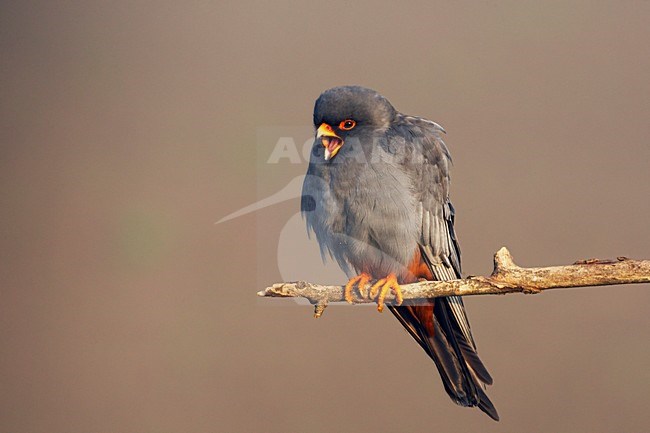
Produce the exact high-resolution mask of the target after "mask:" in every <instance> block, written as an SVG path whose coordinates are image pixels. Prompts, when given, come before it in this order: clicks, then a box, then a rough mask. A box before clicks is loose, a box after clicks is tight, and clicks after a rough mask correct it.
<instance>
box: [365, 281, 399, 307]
mask: <svg viewBox="0 0 650 433" xmlns="http://www.w3.org/2000/svg"><path fill="white" fill-rule="evenodd" d="M389 290H392V291H393V292H394V293H395V304H396V305H401V304H402V302H404V298H403V297H402V289H401V287H400V286H399V283H398V282H397V277H396V276H395V274H390V275H388V276H387V277H386V278H382V279H381V280H378V281H377V282H376V283H375V284H373V285H372V287H371V288H370V298H375V297H377V311H379V312H380V313H381V312H382V311H384V299H386V295H387V294H388V291H389ZM377 294H379V296H377Z"/></svg>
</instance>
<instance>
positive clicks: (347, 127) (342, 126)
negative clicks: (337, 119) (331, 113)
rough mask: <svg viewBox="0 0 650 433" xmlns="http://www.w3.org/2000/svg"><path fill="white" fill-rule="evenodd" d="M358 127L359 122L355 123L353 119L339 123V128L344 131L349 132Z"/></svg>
mask: <svg viewBox="0 0 650 433" xmlns="http://www.w3.org/2000/svg"><path fill="white" fill-rule="evenodd" d="M355 126H357V122H355V121H354V120H352V119H347V120H344V121H342V122H341V123H339V128H340V129H342V130H344V131H349V130H350V129H352V128H354V127H355Z"/></svg>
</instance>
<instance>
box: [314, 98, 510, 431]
mask: <svg viewBox="0 0 650 433" xmlns="http://www.w3.org/2000/svg"><path fill="white" fill-rule="evenodd" d="M346 119H351V120H354V122H355V125H354V126H353V127H352V128H351V129H347V128H346V127H345V126H344V124H343V123H342V122H343V121H345V120H346ZM323 124H327V125H329V127H331V128H332V129H331V131H332V132H333V133H335V134H336V136H337V137H339V138H340V139H341V141H342V145H341V146H340V149H339V150H338V153H337V154H336V156H335V157H334V158H332V159H329V160H325V158H324V147H323V145H322V144H321V143H320V142H319V140H318V139H317V140H315V142H314V146H313V147H312V153H311V159H310V163H309V168H308V171H307V176H306V177H305V181H304V184H303V198H302V204H301V207H302V210H303V214H304V216H305V219H306V222H307V227H308V230H309V231H312V232H313V233H315V235H316V238H317V240H318V242H319V244H320V247H321V254H322V255H323V256H324V257H325V256H326V255H330V256H331V257H332V258H334V259H335V260H336V261H337V262H338V263H339V265H340V266H341V268H342V269H343V270H344V271H345V272H346V273H347V274H348V276H350V277H351V276H353V275H355V274H356V273H361V272H365V273H368V274H370V275H371V276H373V278H383V277H385V276H387V275H388V274H390V273H394V274H395V275H396V276H397V279H398V281H399V282H400V283H406V282H413V281H416V280H417V278H419V277H422V275H419V274H418V272H417V271H416V270H415V267H414V266H413V260H414V258H418V257H419V258H421V261H422V262H423V263H424V264H425V265H426V269H428V270H429V276H430V277H431V278H433V279H436V280H448V279H455V278H460V276H461V265H460V249H459V247H458V242H457V239H456V235H455V232H454V208H453V206H452V205H451V202H450V201H449V182H450V177H449V169H450V164H451V158H450V155H449V151H448V150H447V147H446V145H445V143H444V142H443V140H442V134H444V130H443V129H442V128H441V127H440V126H439V125H438V124H436V123H435V122H432V121H429V120H426V119H423V118H419V117H414V116H407V115H404V114H402V113H399V112H398V111H397V110H395V108H394V107H393V106H392V105H391V104H390V102H388V100H386V98H384V97H383V96H381V95H379V94H378V93H377V92H375V91H373V90H370V89H366V88H363V87H358V86H345V87H336V88H333V89H330V90H327V91H325V92H324V93H323V94H322V95H321V96H320V97H319V98H318V100H317V101H316V105H315V108H314V125H315V127H316V128H319V126H321V125H323ZM339 125H340V126H339ZM390 309H391V311H392V312H393V313H394V314H395V316H396V317H397V318H398V320H399V321H400V323H402V325H403V326H404V327H405V328H406V329H407V330H408V331H409V333H410V334H411V336H413V338H414V339H415V340H416V341H417V342H418V343H419V344H420V346H422V348H423V349H424V350H425V351H426V352H427V354H428V355H429V356H430V357H431V358H432V359H433V360H434V362H435V364H436V366H437V367H438V371H439V373H440V376H441V378H442V380H443V384H444V386H445V389H446V390H447V392H448V394H449V395H450V396H451V398H452V399H453V400H454V401H455V402H456V403H458V404H461V405H464V406H478V407H479V408H481V410H483V411H484V412H486V413H487V414H488V415H489V416H490V417H492V418H494V419H498V415H497V413H496V409H495V408H494V406H493V405H492V403H491V402H490V400H489V399H488V398H487V396H486V395H485V393H484V391H483V387H484V385H485V384H491V383H492V378H491V377H490V375H489V373H488V372H487V370H486V369H485V367H484V365H483V364H482V362H481V361H480V359H479V357H478V355H477V354H476V345H475V343H474V340H473V338H472V334H471V330H470V326H469V322H468V320H467V316H466V314H465V309H464V306H463V302H462V299H461V298H459V297H450V298H441V299H438V300H436V302H435V303H434V305H433V307H431V306H429V307H427V306H417V305H405V306H400V307H391V308H390ZM429 322H430V323H429Z"/></svg>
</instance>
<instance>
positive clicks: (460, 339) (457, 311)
mask: <svg viewBox="0 0 650 433" xmlns="http://www.w3.org/2000/svg"><path fill="white" fill-rule="evenodd" d="M401 125H402V128H403V129H402V130H401V131H400V130H398V131H397V134H398V135H399V136H400V137H405V139H404V146H405V147H406V154H407V155H410V158H406V159H405V160H404V166H403V169H404V170H405V171H407V172H408V173H409V175H410V177H411V179H412V182H413V193H414V194H415V196H416V198H417V212H418V213H419V221H420V222H421V224H420V238H419V241H418V244H419V249H420V254H421V257H422V260H423V261H424V262H425V263H426V265H427V267H428V269H429V270H430V272H431V276H432V277H433V279H435V280H440V281H442V280H452V279H458V278H461V264H460V248H459V246H458V240H457V238H456V234H455V231H454V215H455V214H454V208H453V206H452V204H451V202H450V201H449V166H450V164H451V158H450V156H449V152H448V150H447V147H446V146H445V144H444V142H443V140H442V138H441V134H442V133H444V130H443V129H442V128H441V127H440V126H438V125H437V124H435V123H433V122H430V121H427V120H425V119H420V118H413V117H406V116H405V117H404V119H403V122H401ZM391 311H392V312H393V313H394V314H395V316H396V317H397V318H398V320H399V321H400V322H401V323H402V325H403V326H404V327H405V328H406V329H407V330H408V331H409V333H410V334H411V336H413V338H414V339H415V340H416V341H417V342H418V343H419V344H420V345H421V346H422V348H423V349H424V350H425V351H426V352H427V353H428V354H429V356H430V357H431V358H432V359H433V360H434V362H435V363H436V366H437V367H438V370H439V372H440V375H441V377H442V379H443V383H444V385H445V389H446V390H447V393H448V394H449V395H450V396H451V397H452V399H454V400H455V401H456V402H457V403H458V404H461V405H463V406H479V407H480V408H481V409H482V410H483V411H484V412H485V413H487V414H488V415H490V416H491V417H492V418H494V419H498V414H497V412H496V409H495V408H494V406H493V405H492V403H491V402H490V400H489V399H488V397H487V395H486V394H485V393H484V391H483V387H484V385H485V384H491V383H492V377H491V376H490V374H489V373H488V371H487V369H486V368H485V366H484V365H483V363H482V362H481V360H480V358H479V357H478V354H477V353H476V344H475V342H474V339H473V337H472V333H471V328H470V325H469V321H468V319H467V315H466V313H465V307H464V305H463V301H462V298H460V297H458V296H450V297H445V298H438V299H436V301H435V302H434V305H433V306H405V307H397V308H392V309H391ZM430 315H431V316H432V317H431V316H430ZM429 317H431V318H429Z"/></svg>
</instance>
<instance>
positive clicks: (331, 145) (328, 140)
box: [316, 123, 343, 161]
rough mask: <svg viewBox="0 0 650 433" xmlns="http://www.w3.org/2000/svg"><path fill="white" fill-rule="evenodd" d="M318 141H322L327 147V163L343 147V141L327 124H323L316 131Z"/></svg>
mask: <svg viewBox="0 0 650 433" xmlns="http://www.w3.org/2000/svg"><path fill="white" fill-rule="evenodd" d="M316 139H317V140H318V139H320V141H321V144H322V145H323V147H325V161H327V160H329V159H332V158H334V155H336V153H337V152H338V151H339V149H340V148H341V146H343V139H342V138H341V137H339V136H338V135H336V134H335V133H334V130H333V129H332V127H331V126H330V125H328V124H327V123H321V125H320V126H319V127H318V130H317V131H316Z"/></svg>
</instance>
